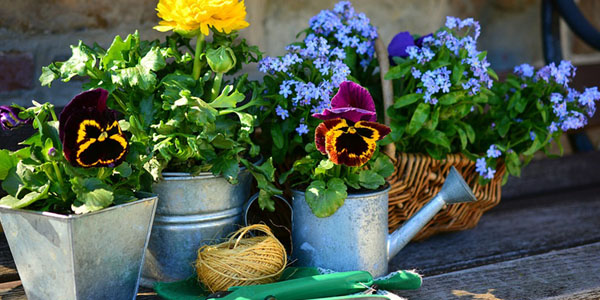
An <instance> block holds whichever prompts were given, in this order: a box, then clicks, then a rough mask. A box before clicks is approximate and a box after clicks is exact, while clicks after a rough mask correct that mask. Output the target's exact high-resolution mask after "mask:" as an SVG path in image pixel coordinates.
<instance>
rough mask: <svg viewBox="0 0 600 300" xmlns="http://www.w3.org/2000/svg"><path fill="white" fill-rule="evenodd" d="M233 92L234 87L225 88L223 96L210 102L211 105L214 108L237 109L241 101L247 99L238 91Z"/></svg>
mask: <svg viewBox="0 0 600 300" xmlns="http://www.w3.org/2000/svg"><path fill="white" fill-rule="evenodd" d="M232 90H233V86H232V85H228V86H226V87H225V88H223V91H222V92H221V95H219V97H217V98H216V99H215V100H213V101H212V102H210V103H209V105H210V106H212V107H214V108H235V107H236V105H237V104H238V103H239V102H240V101H242V100H244V98H245V97H244V95H243V94H242V93H240V92H238V91H237V90H235V91H233V92H231V91H232Z"/></svg>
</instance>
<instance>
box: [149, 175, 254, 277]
mask: <svg viewBox="0 0 600 300" xmlns="http://www.w3.org/2000/svg"><path fill="white" fill-rule="evenodd" d="M163 178H164V179H163V180H162V181H160V182H158V183H156V184H155V186H154V192H155V193H157V194H158V196H159V201H158V206H157V209H156V218H155V219H154V225H153V228H152V236H151V237H150V242H149V244H148V250H147V254H146V261H145V263H144V269H143V272H142V285H143V286H147V287H151V286H152V285H153V283H154V282H157V281H159V282H172V281H178V280H182V279H186V278H188V277H189V276H191V275H193V274H194V267H193V265H194V261H195V260H196V257H197V251H198V248H200V246H202V245H204V244H207V243H209V242H214V241H215V240H216V239H220V238H223V237H225V236H226V235H228V234H229V233H231V232H233V231H235V229H237V228H238V226H239V225H240V224H241V222H242V208H243V206H244V202H245V201H246V200H247V199H248V197H249V194H250V184H251V180H252V177H251V175H250V173H249V172H248V171H247V170H246V169H242V171H241V172H240V174H239V175H238V180H239V183H238V184H235V185H232V184H230V183H229V182H227V180H225V178H223V177H216V176H214V175H212V174H211V173H201V174H200V175H198V176H189V174H186V173H163Z"/></svg>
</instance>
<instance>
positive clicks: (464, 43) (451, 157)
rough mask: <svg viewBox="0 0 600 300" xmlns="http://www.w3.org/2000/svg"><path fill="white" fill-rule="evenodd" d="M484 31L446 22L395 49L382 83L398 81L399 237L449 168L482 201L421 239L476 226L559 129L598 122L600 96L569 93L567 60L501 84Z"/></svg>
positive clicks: (461, 208) (394, 212) (407, 37)
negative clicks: (481, 41) (481, 40)
mask: <svg viewBox="0 0 600 300" xmlns="http://www.w3.org/2000/svg"><path fill="white" fill-rule="evenodd" d="M480 32H481V28H480V26H479V23H478V22H476V21H474V20H473V19H470V18H469V19H464V20H461V19H458V18H454V17H447V19H446V23H445V26H444V27H442V28H441V29H440V30H439V31H437V32H435V33H433V34H428V35H425V36H422V37H418V36H412V35H411V34H410V33H408V32H401V33H399V34H398V35H396V36H395V37H394V39H393V40H392V42H391V43H390V45H389V46H388V52H389V54H390V57H391V60H392V61H393V62H394V64H395V66H394V67H392V68H391V69H390V70H389V72H388V73H387V74H386V76H385V78H386V79H389V80H392V81H393V87H394V94H395V98H394V101H393V104H392V105H391V106H390V107H388V108H387V110H386V113H387V114H388V116H389V117H390V119H391V124H390V127H391V128H392V134H390V140H391V141H393V142H394V144H395V147H396V150H397V154H396V156H397V157H396V158H397V159H396V168H397V170H398V174H396V175H394V181H393V182H391V184H392V186H393V188H392V189H393V190H395V192H393V193H392V195H390V229H392V230H393V229H395V228H397V227H399V226H400V225H401V224H402V223H403V222H404V221H406V220H407V219H408V218H409V217H410V215H409V214H406V211H407V210H408V211H416V210H418V209H419V208H420V207H422V206H423V205H425V203H426V202H427V201H429V200H430V199H431V198H432V197H433V196H434V195H435V194H436V193H437V192H438V191H439V190H440V189H441V186H442V184H443V183H444V180H443V178H444V177H445V176H446V174H447V172H448V171H449V169H450V167H451V166H455V167H456V168H457V169H458V170H459V172H460V173H462V175H463V176H464V177H465V180H466V181H467V182H468V183H469V185H470V186H471V188H472V189H473V192H474V194H475V195H476V196H477V198H478V200H479V201H477V202H474V203H465V204H457V205H452V206H449V207H448V208H447V209H445V210H444V211H442V212H440V213H439V214H438V215H437V216H436V217H435V218H434V219H433V220H432V221H431V222H430V223H429V225H428V226H427V227H426V228H425V229H424V230H423V231H422V232H421V233H420V234H419V235H418V236H417V239H422V238H425V237H427V236H430V235H432V234H435V233H436V232H444V231H455V230H463V229H467V228H472V227H474V226H475V225H476V224H477V222H478V220H479V218H480V217H481V215H482V213H483V212H485V211H487V210H489V209H490V208H492V207H494V206H495V205H497V204H498V203H499V201H500V191H501V185H502V183H503V182H506V179H507V177H508V175H509V174H511V175H516V176H518V175H519V174H520V170H521V168H522V166H523V165H524V164H526V163H527V162H528V161H529V160H530V159H531V158H532V157H533V154H534V153H535V152H536V151H538V150H542V149H544V150H548V149H549V147H550V142H551V141H552V140H555V141H557V142H558V137H559V135H560V134H561V132H562V130H568V129H572V128H578V127H580V126H583V124H584V123H585V119H586V117H585V115H584V114H583V113H585V112H586V111H587V113H589V115H591V114H592V113H593V103H594V101H595V100H597V99H598V98H600V97H599V96H598V94H597V90H595V89H588V90H586V92H585V93H584V94H581V95H580V94H578V93H576V92H575V91H573V90H572V89H570V88H569V87H568V82H569V79H570V78H571V76H574V71H575V70H574V68H573V67H572V66H571V65H570V63H568V62H562V63H561V64H560V65H558V66H556V65H554V64H551V65H549V66H546V67H544V68H542V69H541V70H540V71H538V73H537V74H535V73H534V69H533V67H531V66H529V65H527V64H524V65H521V66H518V67H517V68H515V72H516V73H517V74H516V75H510V76H508V78H507V79H506V80H505V81H498V77H497V76H496V73H495V72H494V71H493V70H492V69H491V68H490V67H489V66H490V64H489V62H488V61H487V59H486V52H485V51H479V50H478V49H477V39H478V37H479V34H480ZM534 75H535V76H534ZM565 99H568V100H565ZM577 99H581V100H577ZM575 100H577V101H575ZM505 170H508V172H505ZM414 186H416V187H417V188H413V187H414Z"/></svg>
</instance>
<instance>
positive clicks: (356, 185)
mask: <svg viewBox="0 0 600 300" xmlns="http://www.w3.org/2000/svg"><path fill="white" fill-rule="evenodd" d="M344 182H345V183H346V185H347V186H349V187H351V188H353V189H355V190H360V189H361V187H360V182H359V175H358V174H356V173H350V174H348V175H347V176H344Z"/></svg>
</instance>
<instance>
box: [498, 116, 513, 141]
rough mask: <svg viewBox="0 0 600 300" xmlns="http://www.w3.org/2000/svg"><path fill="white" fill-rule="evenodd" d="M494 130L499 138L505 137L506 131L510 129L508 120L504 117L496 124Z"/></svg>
mask: <svg viewBox="0 0 600 300" xmlns="http://www.w3.org/2000/svg"><path fill="white" fill-rule="evenodd" d="M496 129H497V130H498V134H499V135H500V136H501V137H505V136H506V134H507V133H508V129H510V119H509V118H508V117H507V116H504V117H503V118H502V119H501V120H500V122H499V123H498V124H496Z"/></svg>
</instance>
